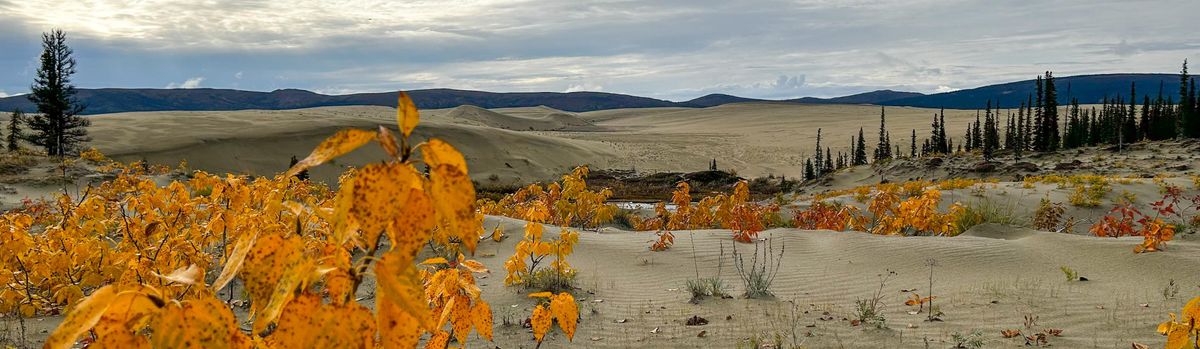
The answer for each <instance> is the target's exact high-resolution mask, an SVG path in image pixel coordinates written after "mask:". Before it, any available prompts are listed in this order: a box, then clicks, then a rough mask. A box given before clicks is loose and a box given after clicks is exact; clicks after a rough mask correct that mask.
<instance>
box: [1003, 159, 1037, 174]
mask: <svg viewBox="0 0 1200 349" xmlns="http://www.w3.org/2000/svg"><path fill="white" fill-rule="evenodd" d="M1008 169H1010V170H1014V171H1023V172H1037V171H1038V166H1037V165H1034V164H1033V163H1032V162H1026V161H1022V162H1018V163H1015V164H1012V165H1008Z"/></svg>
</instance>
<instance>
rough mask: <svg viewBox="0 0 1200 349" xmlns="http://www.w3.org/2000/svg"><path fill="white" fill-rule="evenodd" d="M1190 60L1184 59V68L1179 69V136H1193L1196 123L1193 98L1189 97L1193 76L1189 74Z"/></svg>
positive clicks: (1177, 123)
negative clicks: (1190, 82)
mask: <svg viewBox="0 0 1200 349" xmlns="http://www.w3.org/2000/svg"><path fill="white" fill-rule="evenodd" d="M1187 64H1188V61H1187V59H1184V60H1183V68H1180V69H1179V106H1178V108H1179V111H1178V114H1179V120H1178V121H1177V122H1176V124H1175V128H1176V130H1178V131H1176V134H1177V135H1178V136H1179V137H1191V136H1192V135H1193V131H1192V129H1193V128H1194V124H1195V123H1196V122H1195V121H1194V120H1193V117H1192V106H1191V104H1192V99H1191V98H1189V97H1188V86H1187V84H1188V81H1190V80H1191V77H1190V76H1189V75H1188V66H1187Z"/></svg>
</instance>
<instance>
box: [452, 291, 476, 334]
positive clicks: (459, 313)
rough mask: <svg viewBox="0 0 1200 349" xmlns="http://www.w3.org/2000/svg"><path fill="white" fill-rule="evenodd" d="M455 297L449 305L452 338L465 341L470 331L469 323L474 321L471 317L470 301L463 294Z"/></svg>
mask: <svg viewBox="0 0 1200 349" xmlns="http://www.w3.org/2000/svg"><path fill="white" fill-rule="evenodd" d="M455 299H456V300H457V302H454V306H453V307H450V314H451V318H450V325H451V326H452V327H453V328H454V338H455V339H456V340H458V342H459V343H466V342H467V335H468V334H470V333H471V324H472V323H474V321H472V319H471V304H470V303H471V301H470V300H469V299H468V298H467V297H464V296H459V297H455Z"/></svg>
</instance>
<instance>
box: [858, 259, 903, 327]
mask: <svg viewBox="0 0 1200 349" xmlns="http://www.w3.org/2000/svg"><path fill="white" fill-rule="evenodd" d="M895 275H896V272H894V271H891V270H888V271H887V273H885V274H879V275H877V276H878V277H879V289H878V290H876V291H875V293H874V294H872V295H871V297H870V298H859V299H858V300H855V301H854V308H855V318H856V319H857V320H858V321H859V323H862V324H872V325H875V328H880V329H883V328H887V319H886V318H884V317H883V313H882V309H880V308H882V307H883V288H884V287H885V286H886V285H887V282H888V279H891V278H892V276H895Z"/></svg>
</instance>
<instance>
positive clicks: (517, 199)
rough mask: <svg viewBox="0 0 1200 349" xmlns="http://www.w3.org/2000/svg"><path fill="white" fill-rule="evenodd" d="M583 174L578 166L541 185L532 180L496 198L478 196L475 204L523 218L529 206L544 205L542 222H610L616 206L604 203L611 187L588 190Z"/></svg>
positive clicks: (585, 171) (585, 169) (570, 224)
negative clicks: (544, 213) (544, 212)
mask: <svg viewBox="0 0 1200 349" xmlns="http://www.w3.org/2000/svg"><path fill="white" fill-rule="evenodd" d="M587 175H588V167H587V166H580V167H576V168H575V169H574V170H572V171H571V173H568V174H565V175H563V176H562V178H561V179H560V180H559V181H558V182H554V183H550V184H549V185H547V186H546V187H545V188H543V187H542V185H540V184H536V183H535V184H530V185H529V186H526V187H524V188H521V189H519V190H517V191H516V192H514V193H512V194H508V195H505V196H504V197H503V198H501V199H500V200H499V201H491V200H488V199H482V200H480V201H479V204H478V206H479V212H482V213H484V214H489V215H497V216H506V217H513V218H523V217H524V216H525V215H526V213H527V212H528V211H529V209H530V208H532V207H534V206H540V207H543V208H545V209H546V218H545V219H544V220H543V222H544V223H547V224H553V225H557V226H564V227H578V228H585V229H594V228H596V227H599V226H600V225H601V224H605V223H608V222H612V221H613V219H614V218H615V217H616V214H617V206H616V205H613V204H610V203H608V199H609V198H611V197H612V195H613V192H612V190H610V189H608V188H604V189H601V190H599V191H592V190H588V188H587V180H586V179H587Z"/></svg>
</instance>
